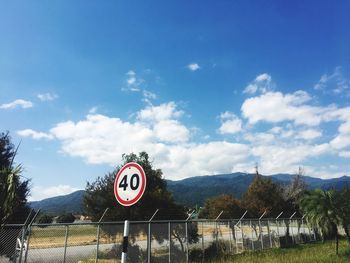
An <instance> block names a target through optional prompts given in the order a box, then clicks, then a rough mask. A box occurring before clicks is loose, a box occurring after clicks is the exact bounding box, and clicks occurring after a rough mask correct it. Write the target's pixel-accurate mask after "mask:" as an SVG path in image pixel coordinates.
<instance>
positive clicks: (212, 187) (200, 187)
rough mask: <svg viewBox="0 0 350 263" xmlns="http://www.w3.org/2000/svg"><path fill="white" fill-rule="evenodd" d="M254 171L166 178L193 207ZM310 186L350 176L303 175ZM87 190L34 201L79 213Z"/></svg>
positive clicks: (239, 190) (235, 191)
mask: <svg viewBox="0 0 350 263" xmlns="http://www.w3.org/2000/svg"><path fill="white" fill-rule="evenodd" d="M254 176H255V174H248V173H231V174H220V175H205V176H195V177H190V178H186V179H183V180H179V181H172V180H166V181H167V184H168V190H169V191H170V192H172V193H173V195H174V198H175V200H176V202H177V203H180V204H183V205H187V206H194V205H200V206H201V205H203V204H204V202H205V200H206V199H207V198H210V197H213V196H217V195H220V194H232V195H233V196H234V197H236V198H240V197H241V195H242V194H243V193H244V192H245V191H246V190H247V188H248V186H249V185H250V183H251V182H252V181H253V179H254ZM294 176H295V175H291V174H275V175H269V176H263V177H269V178H271V179H272V180H273V181H274V182H276V183H279V184H282V185H285V184H288V183H290V182H291V181H292V180H293V178H294ZM303 179H304V181H305V183H306V184H307V186H308V188H309V189H315V188H321V189H329V188H335V189H341V188H343V187H345V186H349V187H350V177H349V176H343V177H339V178H332V179H320V178H315V177H309V176H303ZM84 193H85V191H84V190H79V191H76V192H73V193H71V194H69V195H64V196H57V197H51V198H47V199H44V200H41V201H36V202H31V203H30V205H31V207H32V208H34V209H39V208H41V209H42V210H43V211H45V212H47V213H50V214H60V213H64V212H72V213H76V214H80V213H82V211H83V201H82V200H83V195H84Z"/></svg>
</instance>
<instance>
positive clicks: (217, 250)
mask: <svg viewBox="0 0 350 263" xmlns="http://www.w3.org/2000/svg"><path fill="white" fill-rule="evenodd" d="M223 212H224V211H223V210H222V211H221V212H220V213H219V215H218V216H217V217H216V218H215V244H216V253H217V254H219V244H218V235H219V231H218V220H219V218H220V216H221V215H222V213H223Z"/></svg>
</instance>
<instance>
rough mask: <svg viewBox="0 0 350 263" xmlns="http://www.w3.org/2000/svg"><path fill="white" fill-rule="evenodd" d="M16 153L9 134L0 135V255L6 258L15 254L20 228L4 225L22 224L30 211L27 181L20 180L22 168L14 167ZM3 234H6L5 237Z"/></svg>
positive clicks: (19, 166)
mask: <svg viewBox="0 0 350 263" xmlns="http://www.w3.org/2000/svg"><path fill="white" fill-rule="evenodd" d="M16 153H17V149H16V148H15V147H14V145H13V144H12V143H11V138H10V136H9V133H8V132H7V133H0V255H6V256H8V257H10V256H12V255H13V254H14V252H15V248H16V239H17V237H18V236H19V234H20V231H21V228H20V227H18V228H16V227H7V226H6V224H11V223H23V222H24V221H25V219H26V217H27V216H28V214H29V210H30V209H29V206H28V205H27V196H28V194H29V185H28V184H29V180H21V174H22V166H21V165H14V159H15V157H16ZM9 229H11V231H10V230H9ZM4 233H7V234H6V235H5V237H3V236H2V235H3V234H4ZM9 233H10V234H9Z"/></svg>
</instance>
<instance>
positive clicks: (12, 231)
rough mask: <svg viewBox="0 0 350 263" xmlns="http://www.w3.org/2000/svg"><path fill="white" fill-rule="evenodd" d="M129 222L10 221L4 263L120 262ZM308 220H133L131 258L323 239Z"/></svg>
mask: <svg viewBox="0 0 350 263" xmlns="http://www.w3.org/2000/svg"><path fill="white" fill-rule="evenodd" d="M123 228H124V223H123V222H110V223H105V222H104V223H86V224H83V223H79V224H48V225H38V224H34V225H32V226H27V225H5V226H3V227H2V228H1V229H0V263H15V262H16V263H17V262H19V263H27V262H28V263H29V262H31V263H34V262H35V263H44V262H45V263H51V262H52V263H54V262H55V263H56V262H63V263H66V262H67V263H68V262H74V263H97V262H108V263H114V262H115V263H119V262H120V258H121V252H122V242H123ZM317 237H318V235H317V230H316V229H313V228H311V227H310V226H309V225H308V224H307V222H306V221H305V220H303V219H293V220H291V219H278V220H275V219H263V220H258V219H249V220H218V221H213V220H189V221H152V222H149V221H142V222H130V233H129V246H128V256H127V262H130V263H135V262H141V263H142V262H147V263H149V262H153V263H163V262H164V263H165V262H173V263H188V262H193V263H194V262H207V261H209V262H210V260H212V259H214V258H217V257H219V256H220V255H228V254H236V253H242V252H244V251H247V250H259V249H269V248H276V247H285V246H289V245H292V244H298V243H305V242H311V241H315V240H317Z"/></svg>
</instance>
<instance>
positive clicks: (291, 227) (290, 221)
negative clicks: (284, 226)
mask: <svg viewBox="0 0 350 263" xmlns="http://www.w3.org/2000/svg"><path fill="white" fill-rule="evenodd" d="M296 213H297V212H294V213H293V214H292V215H291V216H290V218H289V227H290V230H291V233H292V242H293V244H295V239H294V231H293V226H292V218H293V216H294V215H295V214H296Z"/></svg>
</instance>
